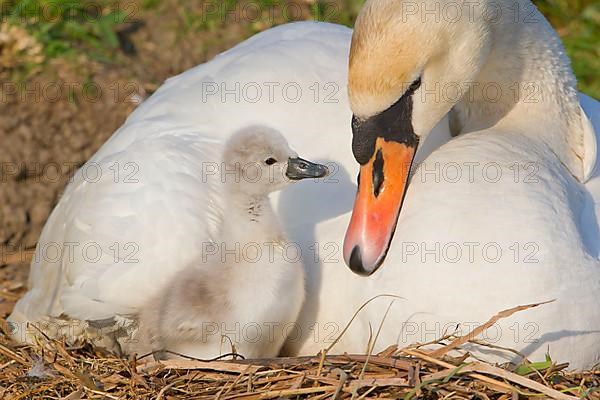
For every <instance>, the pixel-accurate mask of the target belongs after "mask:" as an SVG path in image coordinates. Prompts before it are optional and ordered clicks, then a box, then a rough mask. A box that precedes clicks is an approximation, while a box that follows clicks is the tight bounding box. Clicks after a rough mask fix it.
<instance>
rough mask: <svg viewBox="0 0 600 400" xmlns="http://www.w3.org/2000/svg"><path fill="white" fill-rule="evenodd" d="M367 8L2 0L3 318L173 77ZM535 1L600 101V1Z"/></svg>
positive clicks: (339, 2)
mask: <svg viewBox="0 0 600 400" xmlns="http://www.w3.org/2000/svg"><path fill="white" fill-rule="evenodd" d="M363 2H364V1H363V0H324V1H321V0H247V1H245V0H242V1H234V0H210V1H206V0H205V1H186V0H137V1H134V0H125V1H116V0H99V1H87V0H83V1H78V0H0V15H1V16H2V18H1V19H0V82H1V86H0V96H1V97H0V98H1V99H2V112H1V113H0V143H1V145H0V166H1V169H0V188H1V189H0V317H2V316H3V314H5V313H6V312H8V310H10V307H11V304H10V303H11V302H12V301H13V300H14V299H16V298H17V297H18V295H19V293H20V292H21V291H22V290H23V288H24V278H25V275H26V273H27V268H26V266H27V256H26V254H25V253H24V252H27V251H28V250H30V249H33V248H34V246H35V244H36V242H37V238H38V236H39V234H40V231H41V228H42V226H43V224H44V222H45V221H46V218H47V217H48V214H49V212H50V211H51V209H52V207H53V206H54V204H56V202H57V200H58V198H59V196H60V193H61V191H62V189H63V188H64V185H65V184H66V183H67V182H68V179H69V176H70V175H71V174H72V173H73V171H74V170H75V169H77V168H78V167H79V166H81V165H82V164H83V163H84V162H85V161H86V160H87V159H88V158H89V157H90V156H91V155H92V154H93V153H94V152H95V151H96V150H97V149H98V147H99V146H100V145H101V144H102V143H103V142H104V141H105V140H106V139H107V138H108V137H109V136H110V135H111V134H112V132H113V131H114V130H115V129H116V128H117V127H119V125H121V124H122V123H123V121H124V120H125V118H126V116H127V115H128V114H129V113H130V112H131V111H132V110H133V109H134V108H135V107H136V105H137V104H139V102H141V101H143V99H144V98H146V97H147V96H149V95H150V94H152V92H153V91H155V90H156V89H157V87H158V86H159V85H160V84H161V83H162V82H163V81H164V80H165V79H166V78H168V77H169V76H172V75H175V74H178V73H180V72H182V71H184V70H186V69H188V68H191V67H193V66H195V65H197V64H199V63H202V62H204V61H206V60H208V59H210V58H212V57H213V56H214V55H216V54H218V53H219V52H221V51H223V50H225V49H227V48H230V47H231V46H233V45H235V44H236V43H238V42H240V41H242V40H244V39H246V38H247V37H249V36H251V35H253V34H255V33H257V32H260V31H263V30H265V29H268V28H270V27H272V26H274V25H278V24H282V23H285V22H290V21H299V20H318V21H328V22H335V23H339V24H344V25H347V26H352V25H353V22H354V20H355V18H356V16H357V14H358V12H359V10H360V8H361V5H362V4H363ZM534 3H535V4H536V5H537V6H538V8H539V9H540V10H541V11H542V12H543V13H544V14H545V15H546V17H547V18H548V20H549V21H550V22H551V24H552V25H553V26H554V27H555V28H556V30H557V31H558V34H559V35H560V37H561V39H562V41H563V42H564V44H565V46H566V49H567V53H568V54H569V56H570V57H571V59H572V63H573V68H574V70H575V73H576V75H577V78H578V80H579V89H580V90H581V91H583V92H584V93H587V94H589V95H591V96H593V97H595V98H596V99H600V72H599V71H600V2H599V1H598V0H537V1H534ZM2 299H4V302H3V301H2Z"/></svg>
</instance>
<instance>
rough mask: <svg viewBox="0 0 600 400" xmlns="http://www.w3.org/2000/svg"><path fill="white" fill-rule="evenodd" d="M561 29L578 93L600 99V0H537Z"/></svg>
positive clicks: (544, 11) (554, 24) (547, 16)
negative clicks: (577, 83) (575, 78)
mask: <svg viewBox="0 0 600 400" xmlns="http://www.w3.org/2000/svg"><path fill="white" fill-rule="evenodd" d="M534 2H535V4H536V5H537V6H538V8H539V9H540V11H542V13H543V14H544V15H545V16H546V18H548V20H549V21H550V23H551V24H552V26H554V28H556V29H557V30H558V33H559V34H560V36H561V39H562V41H563V43H564V45H565V48H566V50H567V53H568V54H569V57H570V58H571V62H572V65H573V70H574V71H575V75H576V76H577V79H578V81H579V90H581V91H582V92H584V93H587V94H589V95H591V96H593V97H595V98H596V99H600V2H598V0H536V1H534Z"/></svg>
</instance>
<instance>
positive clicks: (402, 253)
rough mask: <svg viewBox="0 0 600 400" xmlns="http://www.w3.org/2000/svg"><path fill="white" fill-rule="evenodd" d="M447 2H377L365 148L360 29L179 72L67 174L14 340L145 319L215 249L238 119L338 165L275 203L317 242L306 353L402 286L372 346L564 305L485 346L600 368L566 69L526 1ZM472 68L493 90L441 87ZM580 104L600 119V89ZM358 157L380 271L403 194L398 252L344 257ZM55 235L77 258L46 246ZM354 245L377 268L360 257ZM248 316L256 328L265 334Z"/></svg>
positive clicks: (260, 43) (350, 340) (296, 37)
mask: <svg viewBox="0 0 600 400" xmlns="http://www.w3.org/2000/svg"><path fill="white" fill-rule="evenodd" d="M449 4H451V5H454V6H456V7H459V6H458V5H457V3H445V2H442V1H439V2H433V4H429V3H428V4H425V2H416V3H415V2H410V4H409V2H405V3H403V2H401V1H381V0H377V1H369V2H367V4H366V6H365V8H364V10H363V12H362V13H361V16H360V18H359V21H358V23H357V29H356V32H355V37H354V40H353V44H352V49H351V60H352V61H351V65H350V76H349V93H350V104H351V106H352V113H353V114H354V115H355V119H354V121H355V122H354V126H353V127H354V140H353V141H352V143H351V138H352V135H351V133H350V125H349V121H350V120H351V116H352V113H351V110H350V108H349V107H348V105H347V104H348V103H347V101H346V97H345V95H344V93H345V92H346V90H345V82H346V80H347V78H348V77H347V75H346V65H347V57H348V51H349V45H350V34H351V32H350V31H349V30H347V29H345V28H342V27H338V26H333V25H328V24H316V23H301V24H291V25H286V26H282V27H279V28H275V29H272V30H270V31H267V32H264V33H262V34H259V35H256V36H255V37H253V38H252V39H250V40H248V41H246V42H244V43H242V44H240V45H239V46H237V47H235V48H234V49H232V50H230V51H228V52H226V53H224V54H222V55H220V56H219V57H217V58H215V59H214V60H213V61H211V62H209V63H207V64H204V65H201V66H199V67H197V68H194V69H192V70H190V71H188V72H186V73H184V74H182V75H179V76H178V77H175V78H172V79H170V80H169V81H168V82H167V83H166V84H165V85H163V86H162V87H161V88H160V89H159V90H158V92H157V93H156V94H154V95H153V96H152V98H150V99H149V100H147V101H146V102H145V103H144V104H142V105H141V106H140V107H139V108H138V110H136V112H134V113H133V114H132V116H131V117H130V118H129V119H128V120H127V122H126V123H125V125H124V126H123V127H121V128H120V129H119V130H118V131H117V132H116V133H115V134H114V135H113V137H112V138H111V139H110V140H109V141H108V142H107V143H106V144H105V145H104V146H103V147H102V148H101V149H100V150H99V151H98V153H97V154H96V155H95V156H94V157H93V158H92V159H91V160H90V162H89V163H88V164H87V165H86V166H84V168H83V169H82V170H81V171H79V172H78V173H77V174H76V176H75V178H74V180H73V182H72V183H71V184H70V185H69V186H68V188H67V189H66V191H65V194H64V196H63V198H62V199H61V201H60V203H59V204H58V205H57V207H56V208H55V210H54V211H53V213H52V215H51V217H50V218H49V220H48V223H47V225H46V227H45V229H44V231H43V233H42V236H41V238H40V243H39V245H38V253H39V254H38V257H36V259H34V261H33V263H32V267H31V275H30V282H29V283H30V291H29V292H28V293H27V294H26V295H25V297H24V298H23V299H21V300H20V301H19V303H18V304H17V306H16V308H15V311H14V312H13V314H12V315H11V317H10V320H11V322H13V323H14V324H15V325H14V337H15V338H17V339H20V340H26V339H29V338H30V336H29V335H30V334H31V333H32V332H31V331H28V330H27V329H26V327H25V322H28V321H29V322H35V323H39V324H41V325H44V326H52V327H57V326H58V328H57V329H62V325H61V324H64V325H67V324H68V322H72V321H73V320H77V319H78V320H81V321H86V322H78V323H76V324H73V325H71V326H70V327H69V329H63V330H62V331H65V332H67V334H68V335H71V336H73V335H77V334H88V333H89V332H90V330H91V329H83V330H82V329H80V328H93V327H99V326H102V327H109V328H110V327H113V326H117V327H120V328H123V329H125V330H127V329H128V326H129V325H128V324H129V319H128V317H127V316H128V315H130V314H131V313H132V312H135V311H136V309H137V308H138V307H139V306H140V305H141V304H143V303H144V302H145V301H147V299H149V298H150V297H152V296H153V295H154V294H155V293H157V292H158V291H159V290H160V289H161V287H162V285H164V283H165V281H166V280H167V279H169V278H170V277H171V276H173V275H174V274H176V273H177V272H178V271H179V270H181V269H182V268H184V267H185V266H186V265H187V263H188V262H189V260H192V259H195V258H198V257H199V255H200V254H201V252H202V251H203V241H206V238H207V237H209V236H210V231H211V230H212V229H214V226H213V222H212V221H214V220H216V218H214V216H215V215H218V213H219V212H223V210H220V209H219V204H220V203H219V194H218V193H219V191H218V190H217V189H215V188H216V187H218V185H213V184H212V183H215V181H218V178H215V177H214V169H208V167H207V166H210V164H211V161H213V162H214V160H216V159H217V158H216V157H217V156H216V154H218V151H219V148H220V146H221V143H223V141H224V140H225V139H226V138H227V137H228V136H229V135H230V134H231V133H232V132H234V131H235V130H237V129H238V128H240V127H243V126H245V125H248V124H254V123H263V124H268V125H271V126H272V127H274V128H275V129H278V130H280V131H282V132H283V133H284V134H285V135H286V137H287V139H288V140H289V142H290V145H291V146H292V147H294V148H296V149H297V150H298V151H299V152H300V153H302V154H306V155H307V156H309V157H311V158H312V159H315V160H319V161H322V162H325V161H330V162H332V164H331V166H332V167H337V169H336V168H332V170H333V171H332V174H333V176H332V177H331V178H330V179H329V180H327V181H325V182H313V183H311V184H299V185H297V186H296V187H294V188H293V189H292V190H290V191H288V192H287V193H286V194H285V195H283V196H282V197H281V198H278V199H275V201H276V202H277V209H278V212H279V214H280V217H281V220H282V222H283V223H284V226H285V229H286V230H287V231H288V237H290V238H291V239H292V240H294V241H295V242H296V243H297V244H298V248H294V249H291V250H292V254H291V255H290V257H294V250H298V249H300V250H301V256H302V257H303V260H304V263H305V265H306V268H307V291H308V294H307V301H306V304H305V305H304V309H303V312H302V315H301V317H300V320H299V324H298V325H297V326H296V327H294V328H293V329H292V330H291V331H290V340H289V343H288V346H287V347H286V350H287V351H288V352H290V353H295V354H314V353H315V352H317V351H318V350H319V349H321V348H323V347H324V346H326V345H328V343H330V342H331V341H332V340H333V339H335V338H336V337H337V336H338V335H339V334H340V332H341V330H342V329H343V327H344V326H345V324H346V323H347V322H348V321H349V319H350V318H351V316H352V315H353V313H354V311H355V310H356V309H357V308H358V307H359V306H360V305H361V304H363V303H365V301H367V300H368V299H370V298H371V297H373V296H375V295H378V294H382V293H388V294H396V295H398V296H402V297H403V298H404V299H403V300H396V301H395V302H394V304H393V305H392V306H391V309H390V312H389V314H388V316H387V318H386V320H385V322H384V325H383V329H382V332H381V334H380V335H379V338H378V342H377V344H378V345H377V346H376V349H375V350H377V349H378V348H381V347H383V346H386V345H388V344H391V343H399V344H401V345H402V344H408V343H411V342H417V341H419V342H424V341H427V340H431V339H435V338H437V337H439V336H441V335H443V334H444V333H445V332H451V331H453V330H454V329H455V328H456V327H457V326H459V329H464V330H468V329H470V328H472V327H473V325H475V324H480V323H483V322H485V321H486V320H487V319H488V318H489V317H490V316H491V315H493V314H494V313H496V312H497V311H498V310H502V309H505V308H508V307H511V306H514V305H517V304H527V303H532V302H538V301H544V300H550V299H556V301H555V302H553V303H551V304H547V305H545V306H541V307H538V308H535V309H532V310H529V311H528V312H524V313H521V314H517V315H515V316H513V317H512V318H510V319H506V320H503V321H500V322H499V323H498V324H497V325H496V326H495V327H494V328H492V329H490V330H488V332H487V339H488V341H490V342H492V343H493V344H496V345H500V346H506V347H510V348H513V349H516V350H520V351H521V352H522V353H524V354H525V355H527V356H529V357H530V358H532V359H537V358H541V357H543V354H544V353H545V352H546V351H549V352H550V354H551V355H552V356H553V357H554V358H556V359H560V360H569V361H571V362H572V364H571V366H572V367H575V368H579V367H585V366H590V365H591V364H593V363H595V362H596V361H598V357H599V356H600V345H599V344H598V343H600V332H599V331H600V307H598V306H597V303H598V302H597V299H596V297H597V293H598V292H599V289H600V265H599V263H598V261H597V258H598V252H599V247H600V246H598V243H599V240H598V239H599V238H598V235H599V234H598V227H597V226H598V223H597V219H596V209H595V202H594V200H595V199H600V188H599V187H597V186H598V185H600V183H598V180H597V178H593V176H594V175H593V173H592V172H593V166H594V165H595V140H596V138H595V134H594V130H593V128H592V127H591V126H590V123H589V121H588V119H587V118H586V116H585V114H584V113H583V112H582V111H581V108H580V105H579V102H578V99H577V92H576V91H575V89H574V84H575V83H574V79H573V78H572V74H571V71H570V69H569V66H568V62H567V60H566V59H565V57H564V55H563V51H562V48H561V46H560V44H559V41H558V39H557V38H556V35H555V33H554V32H553V31H552V29H551V28H550V27H549V25H548V24H547V22H546V21H545V20H544V19H543V17H542V16H541V15H540V14H539V13H538V12H537V11H535V10H534V9H532V8H531V7H532V6H531V4H530V3H529V2H526V1H522V2H517V3H509V2H508V1H507V2H497V1H496V2H494V4H493V7H495V9H496V10H498V9H499V10H500V12H499V13H498V12H497V13H495V14H494V15H495V17H494V18H491V17H490V13H489V9H488V7H487V6H488V5H487V3H486V2H483V3H478V4H477V6H474V5H473V4H467V3H465V4H464V5H461V6H460V7H459V8H458V11H460V12H461V14H462V17H461V18H458V19H456V18H450V17H444V15H443V14H437V17H436V14H435V13H433V14H432V13H431V12H427V10H431V9H432V8H435V7H437V10H444V9H448V7H446V6H447V5H449ZM489 6H490V7H491V6H492V5H489ZM515 6H518V7H520V10H521V12H520V13H518V14H517V17H515V14H514V12H515V11H514V10H515ZM456 7H455V9H456ZM498 7H499V8H498ZM510 11H512V14H511V13H510ZM440 12H443V11H440ZM452 15H454V14H452ZM525 17H527V20H524V18H525ZM531 18H533V22H532V20H531ZM465 83H466V84H468V87H470V88H474V89H473V90H472V91H471V90H469V91H468V93H461V94H459V95H458V96H457V95H454V94H452V93H450V92H449V91H448V90H450V89H448V90H446V91H443V90H444V89H447V88H450V87H451V86H453V87H454V86H457V87H464V84H465ZM436 84H437V85H438V89H437V91H436V93H437V97H435V98H434V99H430V98H429V97H427V96H426V94H427V93H430V94H431V91H432V90H435V89H434V86H435V85H436ZM529 84H532V86H533V87H534V88H535V89H536V90H537V92H536V93H537V94H538V97H537V98H536V100H535V101H529V100H530V96H531V95H530V92H528V91H527V90H530V89H529V86H527V85H529ZM490 86H494V87H495V88H496V89H498V90H497V92H498V93H499V94H493V93H492V90H493V89H489V87H490ZM478 87H486V88H488V89H486V92H478V91H477V90H475V89H477V88H478ZM256 93H260V95H258V96H257V95H256ZM433 94H434V96H435V93H433ZM467 95H469V97H467ZM582 97H583V96H582ZM581 101H582V102H583V103H582V104H583V105H584V108H585V109H586V112H587V113H588V117H591V118H592V119H594V118H596V119H597V118H598V116H597V113H598V109H599V105H598V103H596V102H594V101H593V100H590V99H589V98H584V97H583V98H582V99H581ZM451 109H452V113H451V114H450V124H449V126H450V127H451V131H452V132H453V133H455V134H458V133H460V134H461V135H459V136H458V137H456V138H454V139H452V140H450V141H449V142H447V141H448V139H449V136H450V135H449V129H448V123H447V120H446V119H443V116H444V114H446V113H447V112H448V111H449V110H451ZM386 110H387V111H386ZM592 122H593V123H598V122H599V121H597V120H595V121H594V120H593V121H592ZM436 124H437V127H435V128H434V125H436ZM596 130H600V127H599V126H598V125H596ZM417 139H418V140H417ZM445 142H447V143H446V144H444V145H442V146H441V147H439V146H440V144H442V143H445ZM417 143H419V145H418V147H419V149H418V152H417V154H416V158H415V161H414V166H415V167H416V168H414V173H413V176H412V179H411V182H410V185H409V186H408V190H407V193H406V196H404V185H405V181H406V178H407V177H406V175H407V166H406V165H407V164H408V163H409V162H410V161H411V159H412V155H413V153H414V150H415V148H416V145H417ZM351 145H352V148H353V150H354V152H351V151H350V148H351ZM438 147H439V148H438ZM436 148H437V150H434V151H433V152H431V151H432V149H436ZM430 152H431V154H429V153H430ZM353 153H354V155H355V156H356V158H357V159H358V161H359V162H360V163H361V164H362V166H361V174H360V177H359V181H360V185H359V189H360V190H359V192H358V197H357V202H356V207H355V211H354V218H353V221H352V226H351V229H350V230H349V234H348V237H347V238H346V244H347V245H348V246H347V249H349V251H347V252H346V253H347V254H348V260H349V262H350V264H351V265H352V266H353V268H354V269H355V270H356V271H357V272H360V273H362V274H368V273H372V272H373V271H374V270H375V269H376V267H377V266H378V265H380V264H381V260H382V257H383V255H384V254H385V252H386V247H387V246H388V244H389V243H390V240H391V235H392V232H393V231H394V223H395V217H396V214H398V210H399V205H400V204H401V203H402V199H403V197H405V199H404V202H403V205H402V212H401V213H400V217H399V220H398V223H397V229H396V233H395V237H394V240H393V242H391V246H390V247H389V249H388V250H387V258H386V261H385V264H384V265H383V266H382V267H381V268H380V269H379V270H378V271H377V272H376V273H373V274H372V276H370V277H369V278H364V277H360V276H358V275H356V274H354V273H352V272H351V271H350V270H349V269H347V268H345V266H344V261H343V257H342V254H341V253H342V251H341V242H342V238H343V237H344V234H345V231H346V227H347V226H348V223H349V221H350V209H351V207H352V204H351V203H352V199H353V198H354V196H355V194H356V186H355V185H354V184H353V183H351V182H352V181H353V180H354V179H352V180H351V179H350V178H349V176H350V175H352V176H354V175H355V173H356V163H355V160H354V158H353ZM422 160H426V161H425V162H422ZM333 163H335V164H333ZM90 166H93V170H94V171H97V170H98V169H99V170H101V171H102V173H101V174H100V178H98V179H96V176H97V175H92V177H94V179H92V178H90V174H86V171H87V169H89V168H87V169H86V167H90ZM125 166H128V168H129V170H128V171H122V172H124V173H125V172H126V173H129V174H133V175H132V176H130V178H133V179H130V180H128V181H125V176H124V175H123V173H122V174H120V175H118V176H116V175H115V173H114V171H115V170H117V171H120V168H121V169H124V167H125ZM111 167H112V168H111ZM134 172H135V173H134ZM208 172H210V173H208ZM588 177H591V179H590V180H589V181H588V183H586V184H585V186H584V185H583V184H582V183H580V182H583V181H584V180H585V179H586V178H588ZM128 182H129V183H128ZM368 212H374V213H380V214H379V215H381V219H380V221H375V222H373V221H371V220H369V219H368V218H367V219H365V215H368ZM365 233H369V234H372V235H373V236H372V237H373V240H374V241H373V242H372V243H371V242H368V241H367V240H366V239H367V238H368V237H367V236H365ZM67 244H68V247H67ZM126 245H128V246H129V247H127V248H125V246H126ZM86 246H87V247H86ZM56 247H58V248H59V249H63V250H64V251H62V252H60V254H59V255H58V256H54V253H52V254H47V253H49V252H50V250H53V249H55V248H56ZM355 247H357V248H358V249H359V251H360V253H359V251H358V250H357V251H354V253H355V254H360V258H357V257H358V256H355V257H354V260H355V261H356V260H360V262H352V252H353V249H354V248H355ZM84 248H85V250H89V249H90V248H93V249H96V250H98V251H96V252H92V254H89V251H84ZM44 250H46V252H44ZM66 250H69V251H66ZM119 250H120V252H119ZM98 253H99V254H98ZM257 290H260V287H257ZM281 301H285V299H282V300H281ZM389 303H390V299H389V298H378V299H376V300H374V301H372V302H370V303H369V304H368V305H367V306H366V307H365V308H364V309H363V310H362V311H361V312H360V313H359V314H358V317H357V319H356V320H355V321H354V322H353V324H352V325H351V328H350V330H349V331H347V332H346V334H345V335H343V336H342V337H341V339H340V341H339V342H338V343H337V345H336V346H335V347H334V348H333V350H332V351H336V352H341V351H348V352H361V351H365V349H366V346H367V343H368V341H369V337H370V335H371V333H372V332H373V330H374V329H375V328H374V327H376V326H377V325H379V324H380V323H381V321H382V318H383V315H384V313H385V311H386V309H387V307H388V305H389ZM59 325H60V326H59ZM246 328H251V329H252V330H251V331H249V330H248V329H246ZM372 328H373V329H372ZM229 329H230V330H231V334H254V332H255V330H256V327H255V326H252V327H229ZM33 332H35V331H34V330H33ZM82 332H83V333H82ZM267 333H268V327H264V329H263V334H267ZM490 351H491V350H490ZM493 356H494V357H496V358H497V359H503V358H512V357H514V355H512V354H510V353H509V355H508V356H507V355H506V354H504V353H503V354H500V353H498V354H494V355H493Z"/></svg>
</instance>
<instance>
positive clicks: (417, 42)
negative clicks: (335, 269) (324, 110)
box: [344, 0, 491, 275]
mask: <svg viewBox="0 0 600 400" xmlns="http://www.w3.org/2000/svg"><path fill="white" fill-rule="evenodd" d="M446 3H450V1H446V0H438V1H434V2H431V1H425V0H421V1H419V0H417V1H416V2H415V1H412V0H411V1H407V0H368V1H367V2H366V4H365V5H364V7H363V9H362V10H361V13H360V15H359V17H358V19H357V21H356V25H355V30H354V34H353V37H352V45H351V50H350V63H349V76H348V94H349V100H350V106H351V108H352V112H353V119H352V132H353V140H352V151H353V154H354V157H355V159H356V161H357V162H358V163H359V164H360V173H359V179H358V181H359V187H358V193H357V197H356V200H355V203H354V210H353V213H352V218H351V221H350V225H349V227H348V230H347V232H346V237H345V240H344V259H345V261H346V263H347V264H348V265H349V266H350V268H351V269H352V270H353V271H354V272H356V273H358V274H361V275H370V274H372V273H373V272H374V271H375V270H376V269H377V268H378V267H379V266H380V265H381V264H382V262H383V260H384V258H385V255H386V252H387V249H388V247H389V245H390V242H391V240H392V236H393V234H394V231H395V229H396V221H397V219H398V216H399V212H400V208H401V206H402V202H403V200H404V195H405V192H406V187H407V184H408V177H409V172H410V167H411V165H412V161H413V157H414V155H415V152H416V150H417V147H418V145H419V142H423V141H424V140H425V138H426V137H427V135H428V134H429V132H431V130H432V129H433V128H434V127H435V125H436V124H437V123H438V122H439V121H440V120H441V119H442V118H443V117H444V116H445V115H446V114H447V113H448V111H449V110H450V109H451V108H452V107H453V106H454V104H456V102H458V101H459V99H450V98H447V96H440V95H439V92H440V91H441V90H443V89H444V88H445V87H447V86H449V85H457V84H458V85H462V84H465V83H466V82H472V81H474V80H475V79H476V77H477V74H478V72H479V71H480V69H481V68H482V66H483V65H484V63H485V60H486V56H487V54H488V53H489V49H490V47H491V39H490V36H491V35H490V31H491V27H490V21H489V18H488V19H486V18H484V15H482V14H483V11H481V9H479V10H478V8H475V9H472V10H469V9H467V8H463V9H461V10H460V11H461V12H462V17H461V18H458V19H457V20H454V21H452V20H450V19H448V18H443V17H440V12H439V10H440V9H442V7H445V6H446ZM459 4H461V3H456V2H452V5H453V6H454V7H459V6H458V5H459ZM477 4H478V5H481V3H477ZM471 5H472V4H471ZM438 6H439V7H438ZM436 7H437V9H438V12H436ZM460 7H463V6H460ZM484 8H485V7H484ZM432 10H433V11H432Z"/></svg>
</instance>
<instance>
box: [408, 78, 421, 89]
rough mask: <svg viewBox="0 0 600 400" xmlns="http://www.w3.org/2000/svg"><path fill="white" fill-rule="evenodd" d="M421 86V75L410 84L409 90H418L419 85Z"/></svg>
mask: <svg viewBox="0 0 600 400" xmlns="http://www.w3.org/2000/svg"><path fill="white" fill-rule="evenodd" d="M420 86H421V77H419V78H418V79H417V80H416V81H414V82H413V83H411V84H410V86H409V88H408V91H409V92H414V91H415V90H417V89H418V88H419V87H420Z"/></svg>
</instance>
